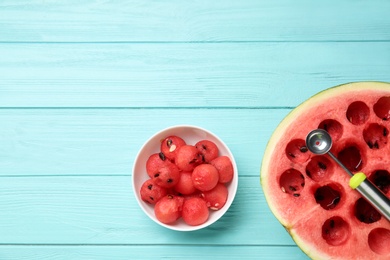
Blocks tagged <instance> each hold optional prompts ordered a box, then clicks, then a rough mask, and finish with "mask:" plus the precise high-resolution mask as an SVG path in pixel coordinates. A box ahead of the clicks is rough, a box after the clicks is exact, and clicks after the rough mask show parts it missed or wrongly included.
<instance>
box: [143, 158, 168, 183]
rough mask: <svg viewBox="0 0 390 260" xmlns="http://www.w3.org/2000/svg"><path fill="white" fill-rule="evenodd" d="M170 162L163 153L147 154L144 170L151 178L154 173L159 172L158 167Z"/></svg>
mask: <svg viewBox="0 0 390 260" xmlns="http://www.w3.org/2000/svg"><path fill="white" fill-rule="evenodd" d="M170 163H171V162H170V161H168V160H167V159H166V158H165V155H164V154H163V153H154V154H152V155H151V156H149V158H148V160H147V161H146V172H147V173H148V175H149V177H150V178H153V177H154V175H155V174H156V173H158V172H159V170H160V168H161V167H163V166H165V165H167V164H170Z"/></svg>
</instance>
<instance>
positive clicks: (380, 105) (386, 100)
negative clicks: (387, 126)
mask: <svg viewBox="0 0 390 260" xmlns="http://www.w3.org/2000/svg"><path fill="white" fill-rule="evenodd" d="M374 113H375V115H376V116H377V117H379V118H381V119H382V120H389V119H390V97H381V98H380V99H378V101H377V102H376V103H375V104H374Z"/></svg>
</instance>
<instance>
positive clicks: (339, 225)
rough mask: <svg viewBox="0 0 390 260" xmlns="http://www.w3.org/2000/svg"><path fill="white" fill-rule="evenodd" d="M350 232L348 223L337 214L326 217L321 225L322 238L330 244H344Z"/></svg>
mask: <svg viewBox="0 0 390 260" xmlns="http://www.w3.org/2000/svg"><path fill="white" fill-rule="evenodd" d="M350 233H351V228H350V226H349V224H348V223H347V222H346V221H345V220H344V219H343V218H342V217H339V216H334V217H331V218H329V219H327V220H326V221H325V223H324V224H323V225H322V238H323V239H324V240H325V241H326V243H328V244H329V245H331V246H339V245H342V244H344V243H345V242H346V241H347V240H348V238H349V237H350Z"/></svg>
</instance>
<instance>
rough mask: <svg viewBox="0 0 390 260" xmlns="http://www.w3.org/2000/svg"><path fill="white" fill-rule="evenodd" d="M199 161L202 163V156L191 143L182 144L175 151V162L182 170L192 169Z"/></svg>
mask: <svg viewBox="0 0 390 260" xmlns="http://www.w3.org/2000/svg"><path fill="white" fill-rule="evenodd" d="M200 163H202V157H201V155H200V154H199V151H198V149H196V147H195V146H193V145H183V146H182V147H180V148H179V150H178V151H177V153H176V157H175V164H176V165H177V167H179V169H180V170H182V171H187V172H190V171H193V170H194V168H195V167H196V166H197V165H199V164H200Z"/></svg>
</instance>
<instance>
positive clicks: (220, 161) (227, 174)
mask: <svg viewBox="0 0 390 260" xmlns="http://www.w3.org/2000/svg"><path fill="white" fill-rule="evenodd" d="M210 164H211V165H213V166H214V167H215V168H216V169H217V171H218V174H219V182H220V183H228V182H230V181H231V180H232V179H233V173H234V170H233V164H232V161H231V160H230V158H229V157H227V156H219V157H217V158H215V159H214V160H212V161H211V162H210Z"/></svg>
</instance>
